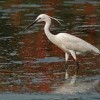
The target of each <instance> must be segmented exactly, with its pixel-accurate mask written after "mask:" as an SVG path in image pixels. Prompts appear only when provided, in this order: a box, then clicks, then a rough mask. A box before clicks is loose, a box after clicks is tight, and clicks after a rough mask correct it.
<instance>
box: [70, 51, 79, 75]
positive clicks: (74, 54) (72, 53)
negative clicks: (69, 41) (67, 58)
mask: <svg viewBox="0 0 100 100" xmlns="http://www.w3.org/2000/svg"><path fill="white" fill-rule="evenodd" d="M70 53H71V55H72V57H73V58H74V60H75V62H76V65H77V69H76V74H78V70H79V63H78V62H77V59H76V53H75V51H73V50H70Z"/></svg>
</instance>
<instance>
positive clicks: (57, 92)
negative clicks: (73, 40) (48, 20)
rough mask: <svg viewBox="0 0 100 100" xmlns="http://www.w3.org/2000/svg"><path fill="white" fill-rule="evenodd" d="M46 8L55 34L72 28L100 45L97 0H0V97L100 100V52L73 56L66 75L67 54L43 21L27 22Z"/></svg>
mask: <svg viewBox="0 0 100 100" xmlns="http://www.w3.org/2000/svg"><path fill="white" fill-rule="evenodd" d="M41 13H46V14H48V15H50V16H53V17H56V18H59V19H62V20H63V21H61V23H62V25H61V26H60V25H59V24H58V23H56V22H55V21H53V22H52V26H51V30H52V32H53V33H58V32H69V34H73V35H75V36H78V37H80V38H82V39H84V40H86V41H88V42H90V43H91V44H93V45H94V46H96V47H97V48H99V49H100V1H99V0H69V1H68V0H26V1H25V0H0V93H1V94H0V98H1V99H0V100H18V99H19V100H51V99H52V100H66V99H68V100H99V99H100V95H99V94H100V56H94V55H86V56H84V57H83V56H78V57H77V58H78V60H79V63H80V71H79V74H78V76H77V78H76V83H75V84H71V83H72V82H73V80H74V79H75V77H74V76H73V75H74V72H75V63H74V61H73V59H72V58H71V57H70V59H69V61H68V64H69V66H70V68H69V71H68V73H69V75H70V77H69V79H68V80H65V73H64V67H63V66H64V53H63V52H62V51H61V50H60V49H58V48H57V47H56V46H54V45H53V44H52V43H51V42H50V41H49V40H48V39H47V38H46V36H45V34H44V31H43V24H44V23H38V24H36V25H35V26H34V27H31V28H30V29H29V30H25V27H26V26H27V25H29V23H31V22H32V21H33V20H35V18H36V17H37V16H38V15H39V14H41Z"/></svg>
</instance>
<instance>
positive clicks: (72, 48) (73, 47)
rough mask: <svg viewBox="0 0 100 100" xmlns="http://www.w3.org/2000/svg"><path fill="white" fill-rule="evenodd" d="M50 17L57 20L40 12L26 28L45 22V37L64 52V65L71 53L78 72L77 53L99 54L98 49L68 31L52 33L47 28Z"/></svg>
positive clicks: (49, 23)
mask: <svg viewBox="0 0 100 100" xmlns="http://www.w3.org/2000/svg"><path fill="white" fill-rule="evenodd" d="M51 19H54V20H56V21H57V22H59V19H56V18H53V17H50V16H48V15H46V14H40V15H39V16H38V17H37V18H36V20H35V21H34V22H33V23H31V24H30V25H29V26H27V27H26V29H27V28H29V27H30V26H32V25H33V24H35V23H37V22H42V21H43V22H45V26H44V31H45V34H46V36H47V38H48V39H49V40H50V41H51V42H52V43H53V44H55V45H56V46H58V47H59V48H60V49H61V50H63V51H64V52H65V61H66V64H65V67H67V60H68V58H69V55H70V54H71V55H72V57H73V58H74V60H75V62H76V65H77V71H76V72H78V69H79V64H78V61H77V58H76V54H77V53H78V54H79V53H80V54H83V53H88V52H90V53H93V54H100V51H99V49H97V48H96V47H95V46H93V45H91V44H90V43H88V42H86V41H84V40H82V39H80V38H78V37H76V36H73V35H70V34H68V33H58V34H57V35H54V34H52V33H51V32H50V30H49V28H50V25H51ZM59 23H60V22H59Z"/></svg>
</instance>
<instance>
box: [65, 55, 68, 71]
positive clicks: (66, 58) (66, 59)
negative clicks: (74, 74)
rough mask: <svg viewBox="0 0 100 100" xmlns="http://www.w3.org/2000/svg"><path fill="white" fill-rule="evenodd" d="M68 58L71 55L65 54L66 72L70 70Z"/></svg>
mask: <svg viewBox="0 0 100 100" xmlns="http://www.w3.org/2000/svg"><path fill="white" fill-rule="evenodd" d="M68 58H69V54H68V53H65V61H66V62H65V66H64V68H65V71H66V70H67V69H68V64H67V61H68Z"/></svg>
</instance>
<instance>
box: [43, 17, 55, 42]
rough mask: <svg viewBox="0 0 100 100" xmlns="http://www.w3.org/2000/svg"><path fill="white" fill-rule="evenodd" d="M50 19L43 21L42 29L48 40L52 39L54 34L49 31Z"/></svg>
mask: <svg viewBox="0 0 100 100" xmlns="http://www.w3.org/2000/svg"><path fill="white" fill-rule="evenodd" d="M50 25H51V19H49V20H48V21H46V22H45V26H44V31H45V34H46V36H47V37H48V39H49V40H50V41H52V40H53V39H54V37H55V36H54V35H53V34H52V33H51V32H50Z"/></svg>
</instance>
